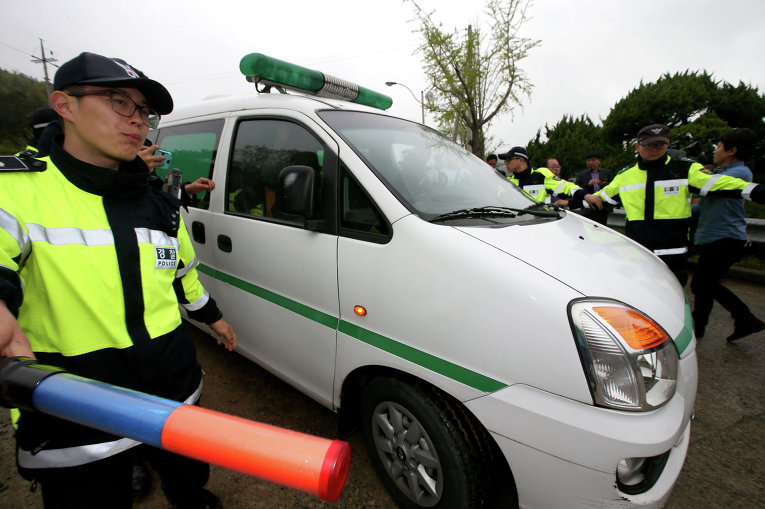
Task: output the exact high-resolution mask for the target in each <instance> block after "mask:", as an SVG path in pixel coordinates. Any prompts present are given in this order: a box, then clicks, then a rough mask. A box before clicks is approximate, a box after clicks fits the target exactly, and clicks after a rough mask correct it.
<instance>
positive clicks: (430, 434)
mask: <svg viewBox="0 0 765 509" xmlns="http://www.w3.org/2000/svg"><path fill="white" fill-rule="evenodd" d="M361 428H362V433H363V438H364V443H365V445H366V448H367V451H368V453H369V455H370V457H371V460H372V464H373V465H374V467H375V470H377V473H378V476H379V477H380V479H381V480H382V482H383V484H384V485H385V488H386V489H387V490H388V492H389V493H390V494H391V496H392V497H393V499H394V500H395V501H396V502H397V504H398V506H399V507H402V508H412V509H415V508H423V507H431V508H438V509H447V508H455V509H456V508H465V509H468V508H478V507H482V506H483V502H484V501H485V491H486V490H485V488H486V484H487V482H488V479H489V478H490V472H488V471H487V466H488V465H490V464H491V463H492V460H491V453H490V452H489V451H490V450H491V448H490V447H489V446H488V442H487V440H486V439H487V435H486V432H485V430H483V428H482V427H481V426H480V425H477V424H476V423H475V421H474V420H473V419H471V418H470V417H469V416H468V415H467V413H466V410H465V409H464V407H462V405H460V404H459V402H457V401H454V400H452V399H450V398H448V397H447V396H445V395H444V394H442V393H441V392H440V391H438V390H437V389H436V388H435V387H432V386H430V385H426V384H424V383H420V382H417V381H408V380H407V381H405V380H401V379H398V378H392V377H378V378H374V379H372V380H371V381H370V382H369V383H368V384H367V385H366V386H365V387H364V389H363V392H362V395H361ZM413 432H414V433H413ZM417 472H420V475H416V474H417ZM423 472H424V474H425V475H422V473H423ZM428 484H429V485H431V488H430V490H428V489H426V488H425V487H426V486H427V485H428Z"/></svg>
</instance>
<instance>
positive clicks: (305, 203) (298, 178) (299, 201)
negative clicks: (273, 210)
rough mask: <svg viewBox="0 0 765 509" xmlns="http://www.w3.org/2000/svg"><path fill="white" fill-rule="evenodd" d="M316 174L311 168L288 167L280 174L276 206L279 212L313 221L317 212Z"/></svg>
mask: <svg viewBox="0 0 765 509" xmlns="http://www.w3.org/2000/svg"><path fill="white" fill-rule="evenodd" d="M315 191H316V172H315V170H314V169H313V168H311V167H310V166H287V167H286V168H282V170H281V171H280V172H279V183H278V185H277V188H276V206H277V207H278V209H279V212H282V213H285V214H293V215H297V216H301V217H303V218H305V219H311V218H312V217H313V215H314V212H315V207H316V204H315V202H314V196H315V195H316V194H315Z"/></svg>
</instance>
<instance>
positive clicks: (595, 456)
mask: <svg viewBox="0 0 765 509" xmlns="http://www.w3.org/2000/svg"><path fill="white" fill-rule="evenodd" d="M679 368H680V369H679V370H678V372H679V373H680V374H681V378H680V379H679V380H678V386H677V392H676V393H675V395H674V396H673V398H672V399H671V400H670V401H669V402H668V403H667V404H666V405H664V406H662V407H661V408H658V409H656V410H653V411H650V412H623V411H617V410H611V409H607V408H600V407H595V406H592V405H588V404H585V403H581V402H579V401H573V400H571V399H567V398H563V397H560V396H557V395H555V394H551V393H548V392H544V391H540V390H538V389H535V388H532V387H529V386H524V385H512V386H509V387H507V388H505V389H503V390H501V391H497V392H495V393H492V394H490V395H487V396H484V397H481V398H478V399H475V400H472V401H468V402H466V403H465V405H466V406H467V407H468V408H469V409H470V410H471V411H472V412H473V413H474V414H475V415H476V417H478V419H479V420H480V421H481V422H482V423H483V424H484V426H486V428H487V429H488V430H489V432H490V433H491V434H492V436H493V437H494V439H495V441H496V442H497V444H498V445H499V448H500V449H501V450H502V453H503V454H504V456H505V458H506V460H507V462H508V465H509V466H510V469H511V470H512V473H513V477H514V481H515V486H516V489H517V492H518V501H519V504H520V507H522V508H526V509H534V508H549V507H567V508H575V507H588V508H592V507H646V508H653V507H656V508H660V507H663V506H664V504H665V503H666V501H667V499H668V498H669V496H670V493H671V491H672V488H673V486H674V484H675V482H676V481H677V478H678V476H679V475H680V471H681V469H682V466H683V463H684V461H685V457H686V453H687V451H688V444H689V441H690V430H691V414H692V411H693V401H694V400H695V396H696V381H697V367H696V354H695V351H693V352H692V353H690V354H686V355H685V357H684V358H683V359H681V360H680V366H679ZM666 453H668V455H667V460H666V464H665V465H664V468H663V470H661V473H660V474H659V476H658V478H657V479H656V480H655V482H653V484H652V485H651V486H650V488H648V489H646V490H645V491H643V492H642V493H639V494H633V495H629V494H626V493H623V492H622V491H620V490H619V488H618V486H617V477H616V470H617V465H618V464H619V462H620V461H622V460H625V459H631V458H653V457H656V456H661V455H664V454H666Z"/></svg>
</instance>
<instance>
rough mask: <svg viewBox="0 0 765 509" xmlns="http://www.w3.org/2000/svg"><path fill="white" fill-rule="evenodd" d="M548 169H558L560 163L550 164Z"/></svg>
mask: <svg viewBox="0 0 765 509" xmlns="http://www.w3.org/2000/svg"><path fill="white" fill-rule="evenodd" d="M550 169H551V170H560V165H559V164H551V165H550Z"/></svg>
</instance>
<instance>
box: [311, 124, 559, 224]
mask: <svg viewBox="0 0 765 509" xmlns="http://www.w3.org/2000/svg"><path fill="white" fill-rule="evenodd" d="M319 115H320V116H321V118H322V119H323V120H324V121H325V122H326V123H327V124H329V126H330V127H331V128H332V129H333V130H334V131H335V132H336V133H338V134H339V135H340V136H341V137H342V138H343V139H344V140H345V141H346V142H347V143H348V144H349V145H350V146H351V148H353V150H354V151H355V152H356V154H358V155H359V157H361V158H362V159H363V160H364V161H365V162H366V164H367V165H368V166H369V167H370V168H371V169H372V171H374V172H375V174H377V176H378V177H379V178H380V179H381V180H382V181H383V182H384V183H385V185H386V186H387V187H388V188H389V189H390V190H391V191H392V192H393V193H394V194H395V195H396V196H397V197H398V199H399V200H401V202H402V203H404V205H405V206H406V207H407V208H408V209H409V210H411V211H412V212H414V213H416V214H418V215H420V216H421V217H422V218H423V219H425V220H433V219H434V218H438V219H439V220H441V219H442V217H443V216H444V215H445V214H446V215H447V217H449V215H450V214H451V213H453V212H458V211H474V210H479V209H480V210H483V211H491V210H495V209H497V208H502V209H527V208H529V207H531V206H533V205H535V204H536V202H535V201H533V200H532V199H531V198H529V197H528V196H527V195H526V194H525V193H523V192H522V191H521V190H520V189H518V188H517V187H516V186H514V185H513V184H511V183H510V182H509V181H508V180H507V179H506V178H505V177H504V176H502V175H500V174H499V173H498V172H497V171H495V170H494V169H493V168H492V167H491V166H489V165H488V164H487V163H485V162H484V161H483V160H481V159H479V158H478V157H476V156H475V155H473V154H471V153H470V152H468V151H467V150H465V149H463V148H462V147H460V146H458V145H457V144H455V143H453V142H451V141H450V140H448V139H446V138H445V137H444V136H442V135H441V134H439V133H438V132H436V131H434V130H433V129H430V128H429V127H426V126H423V125H421V124H417V123H414V122H409V121H407V120H402V119H398V118H393V117H387V116H384V115H378V114H374V113H364V112H357V111H338V110H331V111H321V112H319ZM458 215H459V214H458ZM556 215H557V214H556Z"/></svg>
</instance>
